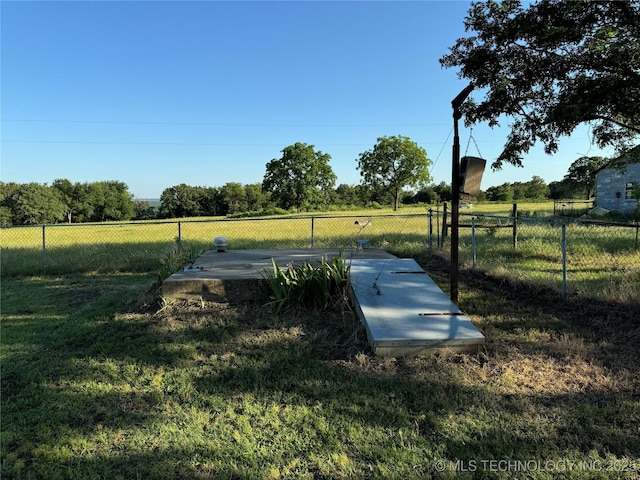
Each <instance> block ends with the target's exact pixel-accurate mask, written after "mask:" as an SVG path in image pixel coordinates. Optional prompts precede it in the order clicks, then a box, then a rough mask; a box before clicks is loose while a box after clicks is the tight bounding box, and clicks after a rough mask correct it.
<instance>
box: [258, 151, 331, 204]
mask: <svg viewBox="0 0 640 480" xmlns="http://www.w3.org/2000/svg"><path fill="white" fill-rule="evenodd" d="M330 159H331V156H330V155H329V154H326V153H322V152H321V151H317V152H316V151H315V150H314V148H313V145H307V144H306V143H296V144H294V145H290V146H288V147H286V148H285V149H284V150H282V157H280V158H278V159H273V160H271V161H270V162H269V163H267V171H266V173H265V176H264V179H263V181H262V189H263V191H265V192H269V193H270V194H271V200H272V201H274V202H275V203H276V205H277V206H279V207H280V208H284V209H289V208H292V207H294V208H295V209H296V210H297V211H298V212H301V211H302V210H303V209H309V208H317V207H321V206H326V205H328V204H329V201H330V192H331V191H333V189H334V186H335V183H336V176H335V174H334V173H333V170H332V168H331V165H329V160H330Z"/></svg>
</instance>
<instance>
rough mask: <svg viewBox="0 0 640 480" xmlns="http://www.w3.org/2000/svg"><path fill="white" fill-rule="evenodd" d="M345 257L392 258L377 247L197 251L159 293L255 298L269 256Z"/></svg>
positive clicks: (289, 259)
mask: <svg viewBox="0 0 640 480" xmlns="http://www.w3.org/2000/svg"><path fill="white" fill-rule="evenodd" d="M341 252H342V253H343V255H344V256H345V258H347V259H365V258H369V259H372V258H373V259H375V258H378V259H380V258H395V257H394V256H393V255H391V254H390V253H387V252H385V251H384V250H380V249H377V248H365V249H362V248H358V249H338V248H305V249H264V250H227V251H225V252H218V251H215V250H211V251H208V252H205V253H204V254H203V255H201V256H200V257H199V258H198V259H197V260H196V261H195V262H194V263H193V265H191V266H189V267H188V268H185V269H183V270H181V271H179V272H176V273H174V274H173V275H171V276H170V277H169V278H167V279H165V280H164V282H163V283H162V295H163V296H164V297H165V298H167V299H174V298H186V299H189V298H190V299H200V298H203V299H205V300H213V301H221V302H227V301H251V300H253V301H255V300H257V299H260V300H261V301H262V300H263V299H267V298H268V296H269V292H268V289H267V287H266V285H265V282H264V281H263V274H264V272H265V270H272V269H273V264H272V259H273V260H275V262H276V264H277V265H278V266H279V267H286V266H287V265H293V266H297V265H302V264H304V263H311V264H312V265H313V264H316V263H317V264H319V263H320V261H321V259H322V257H325V258H331V257H338V256H339V255H340V253H341Z"/></svg>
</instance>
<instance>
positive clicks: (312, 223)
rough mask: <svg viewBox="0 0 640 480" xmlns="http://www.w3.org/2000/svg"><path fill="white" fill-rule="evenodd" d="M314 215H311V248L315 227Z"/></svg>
mask: <svg viewBox="0 0 640 480" xmlns="http://www.w3.org/2000/svg"><path fill="white" fill-rule="evenodd" d="M315 223H316V217H311V248H313V231H314V229H315Z"/></svg>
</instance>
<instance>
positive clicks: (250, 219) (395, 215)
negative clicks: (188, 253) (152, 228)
mask: <svg viewBox="0 0 640 480" xmlns="http://www.w3.org/2000/svg"><path fill="white" fill-rule="evenodd" d="M427 214H428V212H423V213H382V214H373V215H366V214H365V215H357V214H349V215H296V216H268V217H242V218H205V219H188V220H179V219H175V218H174V219H170V220H154V221H148V220H144V221H137V222H136V221H130V222H86V223H45V224H34V225H0V230H3V229H4V230H8V229H11V228H42V227H47V228H49V227H56V228H58V227H60V228H64V227H122V226H128V225H136V226H144V225H177V224H179V223H182V224H184V223H215V222H255V221H268V220H311V219H315V218H324V219H327V218H336V219H338V218H347V219H348V218H356V219H362V218H385V217H387V218H398V217H424V216H425V215H427Z"/></svg>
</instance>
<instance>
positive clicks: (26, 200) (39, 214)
mask: <svg viewBox="0 0 640 480" xmlns="http://www.w3.org/2000/svg"><path fill="white" fill-rule="evenodd" d="M9 204H10V205H11V207H10V208H11V211H12V220H13V222H14V223H16V224H18V225H40V224H45V223H57V222H59V221H60V220H62V219H63V218H64V216H65V210H66V208H65V205H64V203H62V200H61V199H60V195H59V193H58V190H57V189H55V188H52V187H49V186H47V185H42V184H39V183H25V184H22V185H20V186H19V187H18V188H17V189H16V190H15V191H14V192H13V194H12V195H11V198H10V200H9Z"/></svg>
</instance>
